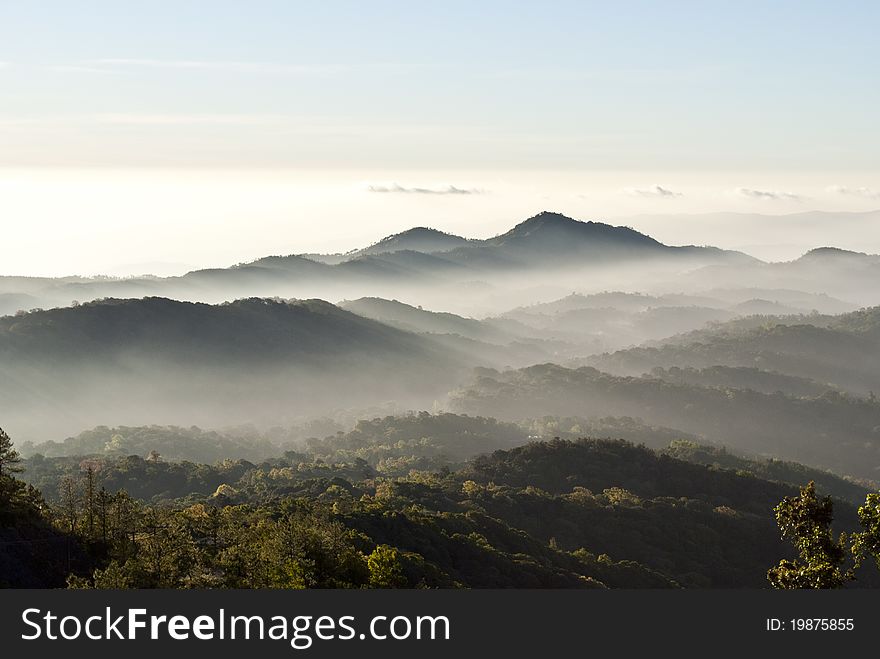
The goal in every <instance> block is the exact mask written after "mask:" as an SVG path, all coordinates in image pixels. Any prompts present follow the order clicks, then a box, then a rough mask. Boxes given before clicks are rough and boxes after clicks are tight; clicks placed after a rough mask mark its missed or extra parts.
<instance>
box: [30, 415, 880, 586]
mask: <svg viewBox="0 0 880 659" xmlns="http://www.w3.org/2000/svg"><path fill="white" fill-rule="evenodd" d="M386 423H387V422H386ZM456 423H457V424H458V425H459V432H462V431H464V429H465V428H467V427H469V426H470V427H473V428H484V429H486V430H490V431H491V432H499V431H501V432H503V430H504V426H503V425H501V424H493V423H489V422H488V421H487V420H472V422H468V421H467V420H466V419H461V418H459V419H458V420H450V419H448V418H443V417H437V418H436V419H427V418H425V417H415V418H414V419H413V424H421V425H425V424H427V426H430V425H432V424H439V425H443V426H445V427H446V428H447V429H448V430H450V431H452V430H453V428H454V426H455V425H456ZM378 425H379V426H382V425H383V424H378ZM373 430H374V429H371V428H365V432H362V433H361V434H360V441H361V443H360V447H361V448H364V449H367V451H366V453H367V454H369V452H370V451H369V445H370V444H371V443H372V442H381V441H385V440H383V439H380V438H375V439H372V438H371V437H372V432H373ZM401 431H402V436H404V435H405V436H413V435H412V432H409V431H407V430H406V425H405V424H404V425H402V426H401ZM352 440H354V436H352V437H351V438H350V439H349V440H348V441H352ZM325 448H326V446H315V447H314V450H317V451H324V449H325ZM423 448H424V447H423V446H420V444H418V443H417V444H413V445H411V450H412V451H413V454H414V455H415V454H417V452H418V451H419V450H422V449H423ZM311 451H312V449H309V450H308V451H307V452H305V453H298V452H288V453H285V454H284V455H283V456H281V457H279V458H274V459H271V460H267V461H264V462H262V463H259V464H254V463H249V462H246V461H227V462H224V463H221V464H218V465H214V466H208V465H197V464H193V463H173V462H164V461H162V460H158V459H157V460H144V459H142V458H138V457H137V456H129V457H120V458H105V459H103V460H94V459H92V460H85V461H82V462H80V461H79V460H78V459H64V458H58V459H54V460H50V459H42V460H34V459H31V460H28V461H27V462H26V463H25V465H24V466H25V468H26V471H25V476H27V475H28V473H29V472H30V473H31V476H30V478H34V477H36V478H35V480H37V481H39V482H40V483H41V486H42V487H44V488H45V489H46V491H47V492H48V493H49V494H51V495H52V498H51V505H50V506H49V507H46V514H47V515H48V516H49V517H50V518H51V519H53V523H54V524H56V526H60V527H65V526H67V527H72V528H73V529H74V530H75V532H76V535H77V536H78V538H79V539H80V540H82V544H83V545H84V546H86V547H92V548H93V549H94V552H93V553H92V555H91V561H77V562H76V563H75V564H74V568H75V570H74V571H75V572H76V573H77V578H76V579H75V580H74V582H75V583H79V584H81V585H97V586H101V587H138V586H140V587H172V588H173V587H184V586H188V587H193V586H196V587H198V586H212V587H287V588H290V587H308V586H311V587H327V586H332V587H360V586H365V585H374V586H383V585H385V586H387V585H397V586H408V587H425V586H428V587H437V586H440V587H450V586H465V587H478V588H479V587H521V588H522V587H565V588H578V587H601V586H607V587H677V586H686V587H765V586H766V585H767V582H766V577H765V575H766V571H767V569H768V567H770V566H771V565H773V564H774V563H775V562H777V561H778V559H779V558H781V557H783V556H786V555H788V554H789V553H790V550H789V549H788V548H787V547H786V546H785V544H784V543H783V542H782V541H781V540H780V537H779V532H778V529H777V527H776V524H775V523H774V520H773V515H772V509H773V506H774V505H776V503H778V502H779V501H780V500H781V499H782V498H783V497H786V496H791V495H794V494H795V493H796V492H797V488H796V487H794V486H792V485H788V484H783V483H778V482H770V481H768V480H765V479H763V478H760V477H758V476H755V475H754V474H752V473H747V472H746V471H744V470H740V471H734V470H727V469H723V468H718V467H713V466H706V465H702V464H695V463H692V462H687V461H682V460H678V459H676V458H673V457H670V456H669V455H665V454H661V453H657V452H654V451H652V450H649V449H647V448H645V447H639V446H634V445H633V444H630V443H627V442H623V441H618V440H589V439H581V440H576V441H565V440H553V441H549V442H535V443H531V444H528V445H526V446H522V447H519V448H514V449H510V450H503V451H497V452H495V453H493V454H491V455H489V456H485V457H481V458H477V459H475V460H473V461H472V462H470V463H469V464H467V465H465V466H464V467H463V468H461V469H459V470H457V471H450V470H449V469H439V470H413V471H410V472H409V473H408V474H407V475H404V476H398V477H394V478H389V477H387V476H383V475H382V474H381V473H380V472H377V470H376V468H375V467H373V466H371V465H370V464H369V463H368V462H367V461H365V460H358V459H354V461H340V462H327V461H324V460H323V459H320V458H318V457H316V454H315V453H312V452H311ZM337 457H340V458H342V457H343V456H342V454H338V456H337ZM374 464H378V463H374ZM65 465H69V466H70V467H71V468H70V469H67V470H63V471H60V472H59V471H53V469H54V467H56V466H62V467H63V466H65ZM53 475H54V477H55V478H56V479H57V481H56V482H58V484H59V487H57V489H55V490H54V492H53V488H52V482H53ZM88 479H91V481H89V480H88ZM88 482H91V483H92V489H93V490H94V488H97V487H102V488H104V492H103V493H102V494H101V495H100V496H101V498H100V506H102V507H100V508H96V507H95V506H96V504H95V503H94V502H92V503H91V504H90V503H89V501H90V499H88V497H87V496H85V494H84V493H86V492H88V491H89V490H88V488H87V487H86V485H87V483H88ZM122 490H126V491H127V492H128V493H129V494H131V495H132V496H134V497H135V499H140V501H136V500H132V498H131V497H130V496H128V495H126V494H124V493H123V491H122ZM854 498H855V499H856V500H858V497H854ZM149 500H153V501H155V502H156V503H157V504H159V505H149V504H148V503H146V501H149ZM90 506H92V508H91V516H90V512H89V511H90ZM122 510H125V511H127V514H126V515H122V516H120V515H119V514H118V513H119V512H120V511H122ZM102 511H104V512H102ZM90 518H91V519H92V520H93V522H92V525H91V526H90V525H89V521H88V520H89V519H90ZM835 521H836V523H837V526H838V528H840V529H848V528H854V527H855V526H857V521H856V513H855V508H854V507H853V506H852V505H850V504H847V503H844V502H842V501H836V502H835ZM142 527H143V528H144V529H147V528H152V529H156V528H160V529H162V531H161V533H159V534H158V535H157V534H155V533H146V532H140V531H141V528H142ZM104 536H106V537H107V538H108V540H106V541H105V540H102V538H103V537H104ZM132 538H134V540H133V541H132ZM207 538H212V540H211V541H208V540H207ZM291 538H296V539H299V541H294V542H291V541H290V539H291ZM133 543H134V544H133ZM157 543H158V544H157ZM159 547H161V548H163V549H164V551H163V552H162V555H161V559H160V561H159V563H156V562H155V561H154V556H155V555H156V554H155V550H156V549H157V548H159ZM377 561H381V562H382V565H384V567H385V569H384V570H383V571H382V572H381V573H380V574H376V572H375V568H376V565H375V564H376V562H377ZM282 568H283V569H282ZM93 569H97V571H95V572H93V571H92V570H93ZM56 574H57V573H56ZM382 574H384V575H385V576H384V580H382V579H380V577H381V576H382ZM13 576H14V575H13ZM49 576H50V575H47V578H49ZM392 577H393V579H392ZM55 578H57V577H55ZM389 579H390V581H389ZM859 580H860V581H859V585H862V586H872V585H877V584H878V579H877V575H876V571H873V566H872V565H871V566H866V568H865V569H864V570H862V571H861V572H860V574H859ZM55 585H60V584H57V583H56V584H55Z"/></svg>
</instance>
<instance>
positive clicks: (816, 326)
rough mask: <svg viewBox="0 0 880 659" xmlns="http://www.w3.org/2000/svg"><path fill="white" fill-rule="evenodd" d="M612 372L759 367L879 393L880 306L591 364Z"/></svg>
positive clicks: (699, 334) (754, 323) (724, 326)
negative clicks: (674, 368) (656, 368)
mask: <svg viewBox="0 0 880 659" xmlns="http://www.w3.org/2000/svg"><path fill="white" fill-rule="evenodd" d="M590 363H591V364H592V365H594V366H596V367H597V368H600V369H602V370H604V371H608V372H611V373H617V374H623V375H638V374H641V373H645V372H649V371H651V369H653V368H655V367H662V368H670V367H679V368H687V367H692V368H701V369H702V368H706V367H713V366H719V365H721V366H744V367H756V366H757V367H760V368H762V369H765V370H773V371H778V372H781V373H784V374H788V375H792V376H796V377H802V378H809V379H812V380H815V381H818V382H823V383H830V384H833V385H836V386H838V387H840V388H843V389H846V390H849V391H852V392H855V393H858V394H861V395H866V394H868V393H869V392H871V391H880V307H871V308H869V309H863V310H860V311H855V312H852V313H847V314H843V315H841V316H816V317H811V316H790V317H772V316H770V317H765V318H761V317H753V318H748V319H742V320H735V321H731V322H729V323H720V324H716V325H714V326H711V327H709V328H707V329H703V330H697V331H694V332H690V333H687V334H682V335H680V336H676V337H672V338H671V339H667V340H665V341H662V342H659V345H655V346H647V347H638V348H630V349H627V350H621V351H618V352H615V353H610V354H604V355H599V356H597V357H594V358H592V359H591V360H590Z"/></svg>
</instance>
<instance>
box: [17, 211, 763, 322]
mask: <svg viewBox="0 0 880 659" xmlns="http://www.w3.org/2000/svg"><path fill="white" fill-rule="evenodd" d="M752 262H754V259H751V257H748V256H746V255H745V254H742V253H739V252H731V251H725V250H719V249H716V248H710V247H694V246H685V247H672V246H668V245H664V244H662V243H660V242H658V241H657V240H655V239H653V238H651V237H649V236H647V235H645V234H642V233H639V232H638V231H635V230H634V229H631V228H628V227H622V226H612V225H610V224H605V223H602V222H592V221H590V222H582V221H579V220H575V219H572V218H570V217H566V216H564V215H561V214H559V213H552V212H546V211H545V212H543V213H539V214H538V215H536V216H534V217H531V218H528V219H527V220H525V221H523V222H521V223H519V224H517V225H516V226H514V227H513V228H512V229H510V230H509V231H507V232H505V233H502V234H500V235H498V236H495V237H494V238H489V239H486V240H471V239H467V238H463V237H460V236H455V235H451V234H447V233H443V232H441V231H437V230H435V229H429V228H426V227H416V228H414V229H410V230H408V231H404V232H402V233H398V234H394V235H392V236H388V237H386V238H383V239H382V240H380V241H378V242H376V243H374V244H372V245H370V246H368V247H365V248H361V249H355V250H353V251H351V252H348V253H346V254H330V255H320V254H300V255H296V254H290V255H286V256H285V255H275V256H267V257H263V258H259V259H256V260H254V261H251V262H249V263H241V264H237V265H233V266H231V267H228V268H204V269H199V270H194V271H192V272H189V273H186V274H185V275H182V276H178V277H153V276H142V277H132V278H111V277H93V278H82V277H76V278H62V279H48V278H4V279H2V280H0V295H3V294H14V295H19V296H21V295H28V296H31V297H30V298H24V297H19V298H10V300H9V306H8V308H9V309H10V310H13V311H17V310H19V309H22V308H34V307H55V306H62V305H67V304H70V303H71V301H74V300H78V301H88V300H94V299H99V298H103V297H114V298H127V297H142V296H158V297H170V298H175V299H180V300H191V301H200V302H209V303H216V302H222V301H228V300H232V299H236V298H241V297H270V296H278V297H283V298H292V297H300V298H301V297H309V298H311V297H321V298H325V299H342V298H347V299H353V298H357V297H377V296H381V297H386V298H393V297H398V298H399V297H404V296H405V294H406V293H407V292H410V293H414V292H419V293H420V294H421V295H422V296H423V297H422V301H423V302H425V303H427V304H429V305H431V306H435V307H439V308H444V306H445V305H443V306H441V305H440V304H437V302H438V301H440V300H442V301H446V302H450V301H451V303H452V304H454V305H456V306H455V308H456V309H461V308H464V307H465V306H466V305H467V306H470V307H471V308H482V309H485V308H486V306H487V305H492V304H498V303H499V301H500V300H501V299H503V298H501V297H499V296H498V295H496V294H495V293H496V292H497V290H498V289H502V290H507V291H509V295H510V296H511V297H512V298H515V299H517V300H518V303H519V304H521V303H522V299H523V298H522V296H521V295H520V296H517V295H516V292H517V291H519V290H522V289H529V288H531V287H533V286H534V285H535V283H536V282H535V276H536V273H541V274H546V276H547V280H548V281H549V282H550V285H552V286H553V287H557V288H558V287H562V290H563V291H564V290H565V289H568V290H571V289H572V288H573V287H575V286H577V287H582V284H581V282H583V280H584V277H585V276H589V277H590V279H591V280H594V281H599V279H597V277H596V275H597V271H598V269H602V271H603V273H602V274H603V276H605V277H609V278H611V279H613V280H614V281H618V282H623V281H629V280H631V279H632V280H638V281H644V278H645V277H646V276H647V277H648V279H652V278H653V275H652V273H653V272H654V271H655V270H659V271H662V272H663V273H665V274H667V275H669V274H673V273H679V272H681V271H686V270H693V269H694V268H698V267H702V266H707V265H723V264H742V263H752ZM474 284H479V286H474ZM426 287H427V288H426ZM31 298H33V299H31ZM426 298H430V299H426ZM0 303H2V301H0ZM509 306H513V304H511V305H509ZM509 306H508V307H507V308H509ZM445 308H449V307H445ZM2 309H3V307H2V306H0V311H2ZM493 310H500V309H498V308H497V307H493Z"/></svg>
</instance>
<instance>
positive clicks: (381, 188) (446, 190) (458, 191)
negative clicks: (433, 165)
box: [367, 183, 483, 195]
mask: <svg viewBox="0 0 880 659" xmlns="http://www.w3.org/2000/svg"><path fill="white" fill-rule="evenodd" d="M367 190H368V191H369V192H397V193H401V194H451V195H463V194H482V193H483V190H479V189H477V188H457V187H455V186H454V185H445V186H442V187H439V188H405V187H403V186H402V185H399V184H397V183H393V184H391V185H370V186H367Z"/></svg>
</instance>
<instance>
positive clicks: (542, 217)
mask: <svg viewBox="0 0 880 659" xmlns="http://www.w3.org/2000/svg"><path fill="white" fill-rule="evenodd" d="M488 242H489V243H491V244H496V245H502V244H506V245H516V244H522V245H525V244H526V243H528V244H529V246H530V247H531V246H545V247H548V248H551V247H552V248H556V249H564V250H572V249H580V248H582V247H585V246H589V247H600V246H602V247H608V246H617V247H625V248H629V247H662V244H661V243H659V242H657V241H656V240H654V239H653V238H651V237H650V236H646V235H645V234H643V233H639V232H638V231H636V230H634V229H630V228H629V227H618V226H612V225H610V224H605V223H603V222H592V221H589V222H582V221H581V220H575V219H574V218H571V217H568V216H566V215H563V214H561V213H555V212H552V211H542V212H540V213H538V214H537V215H535V216H533V217H530V218H529V219H527V220H525V221H523V222H520V223H519V224H517V225H516V226H515V227H513V228H512V229H511V230H510V231H508V232H507V233H504V234H501V235H500V236H497V237H496V238H492V239H490V240H489V241H488Z"/></svg>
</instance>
